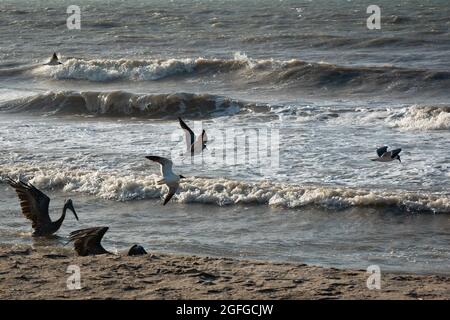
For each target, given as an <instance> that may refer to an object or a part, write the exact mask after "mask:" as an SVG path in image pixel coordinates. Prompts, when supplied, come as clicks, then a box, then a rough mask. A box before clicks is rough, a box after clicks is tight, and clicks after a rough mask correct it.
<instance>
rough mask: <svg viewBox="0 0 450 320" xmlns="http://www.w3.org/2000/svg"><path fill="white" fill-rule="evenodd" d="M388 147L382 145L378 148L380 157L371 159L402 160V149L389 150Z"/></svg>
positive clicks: (380, 160) (382, 160)
mask: <svg viewBox="0 0 450 320" xmlns="http://www.w3.org/2000/svg"><path fill="white" fill-rule="evenodd" d="M387 150H388V147H387V146H384V147H380V148H378V149H377V155H378V158H374V159H371V160H372V161H379V162H390V161H394V160H395V159H397V160H398V161H399V162H402V160H401V159H400V152H402V149H401V148H399V149H394V150H391V151H387Z"/></svg>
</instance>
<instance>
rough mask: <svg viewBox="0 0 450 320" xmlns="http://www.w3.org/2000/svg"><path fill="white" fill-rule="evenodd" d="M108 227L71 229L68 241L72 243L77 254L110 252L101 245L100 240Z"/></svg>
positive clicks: (90, 254)
mask: <svg viewBox="0 0 450 320" xmlns="http://www.w3.org/2000/svg"><path fill="white" fill-rule="evenodd" d="M108 229H109V228H108V227H94V228H87V229H81V230H77V231H73V232H71V233H70V237H69V242H72V241H73V243H74V247H75V251H76V252H77V253H78V255H79V256H83V257H84V256H92V255H98V254H112V253H111V252H109V251H106V250H105V248H103V247H102V244H101V241H102V238H103V236H104V235H105V233H106V231H108Z"/></svg>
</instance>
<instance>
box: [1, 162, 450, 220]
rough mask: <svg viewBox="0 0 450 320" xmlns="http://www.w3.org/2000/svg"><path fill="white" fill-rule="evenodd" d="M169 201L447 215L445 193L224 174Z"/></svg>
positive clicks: (91, 179) (131, 187) (47, 175)
mask: <svg viewBox="0 0 450 320" xmlns="http://www.w3.org/2000/svg"><path fill="white" fill-rule="evenodd" d="M0 176H1V177H2V178H3V179H4V178H6V177H13V178H16V177H21V178H22V179H24V180H29V181H30V182H31V183H33V184H35V185H36V186H38V187H39V188H42V189H45V190H49V189H58V190H62V191H64V192H76V193H83V194H89V195H93V196H96V197H99V198H104V199H110V200H118V201H131V200H139V199H157V198H160V197H162V196H163V195H165V193H166V192H167V190H166V189H165V187H164V186H160V185H158V184H157V183H156V181H157V180H158V179H159V176H156V175H142V174H128V175H124V174H123V173H120V172H115V171H114V172H112V171H107V172H106V171H105V172H102V171H90V170H77V169H74V168H71V169H70V170H65V169H61V168H58V167H43V166H39V167H33V166H32V165H0ZM174 201H177V202H181V203H202V204H210V205H218V206H228V205H240V204H242V205H266V206H274V207H283V208H288V209H298V208H304V207H310V206H313V207H320V208H323V209H331V210H336V209H345V208H353V207H356V208H395V209H397V210H400V211H404V212H416V213H419V212H422V213H427V212H428V213H446V214H448V213H450V196H449V195H444V194H432V193H421V192H406V191H381V190H376V191H375V190H364V189H351V188H337V187H335V188H333V187H321V186H300V185H292V184H281V183H274V182H269V181H262V182H254V183H250V182H244V181H236V180H229V179H224V178H200V177H190V178H187V179H186V180H185V182H183V183H182V184H181V187H180V191H179V193H178V194H177V195H176V196H175V197H174Z"/></svg>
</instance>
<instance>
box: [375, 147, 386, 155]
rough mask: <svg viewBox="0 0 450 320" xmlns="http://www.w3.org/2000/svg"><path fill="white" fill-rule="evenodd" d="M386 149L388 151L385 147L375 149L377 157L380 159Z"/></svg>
mask: <svg viewBox="0 0 450 320" xmlns="http://www.w3.org/2000/svg"><path fill="white" fill-rule="evenodd" d="M387 149H388V147H387V146H384V147H381V148H378V149H377V155H378V156H379V157H381V156H382V155H383V154H385V153H386V151H387Z"/></svg>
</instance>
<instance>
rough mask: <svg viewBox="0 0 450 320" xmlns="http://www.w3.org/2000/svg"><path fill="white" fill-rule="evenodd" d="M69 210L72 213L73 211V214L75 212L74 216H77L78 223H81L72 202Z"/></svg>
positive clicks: (68, 207)
mask: <svg viewBox="0 0 450 320" xmlns="http://www.w3.org/2000/svg"><path fill="white" fill-rule="evenodd" d="M67 209H69V210H70V211H72V212H73V215H74V216H75V219H77V221H79V219H78V216H77V212H76V211H75V208H74V207H73V204H72V202H70V203H69V204H68V205H67Z"/></svg>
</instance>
